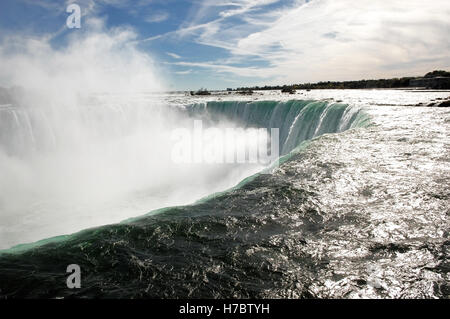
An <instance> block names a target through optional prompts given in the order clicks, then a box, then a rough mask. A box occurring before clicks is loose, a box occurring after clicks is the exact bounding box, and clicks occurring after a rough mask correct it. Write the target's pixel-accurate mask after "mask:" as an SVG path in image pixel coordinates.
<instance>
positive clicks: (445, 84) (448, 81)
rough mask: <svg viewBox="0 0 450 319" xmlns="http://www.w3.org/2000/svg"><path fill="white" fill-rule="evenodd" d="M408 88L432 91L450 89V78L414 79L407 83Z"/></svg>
mask: <svg viewBox="0 0 450 319" xmlns="http://www.w3.org/2000/svg"><path fill="white" fill-rule="evenodd" d="M409 86H411V87H421V88H427V89H433V90H447V89H450V77H442V76H438V77H434V78H416V79H412V80H410V81H409Z"/></svg>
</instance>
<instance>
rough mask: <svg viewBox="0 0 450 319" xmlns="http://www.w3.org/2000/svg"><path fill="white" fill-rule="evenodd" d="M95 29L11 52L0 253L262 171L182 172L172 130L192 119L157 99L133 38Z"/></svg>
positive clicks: (1, 131) (0, 157)
mask: <svg viewBox="0 0 450 319" xmlns="http://www.w3.org/2000/svg"><path fill="white" fill-rule="evenodd" d="M89 27H90V29H89V30H90V31H85V32H83V33H74V35H73V36H70V37H69V40H68V42H67V43H65V44H64V45H59V46H58V47H55V46H54V45H52V44H51V38H49V37H43V38H19V37H10V38H8V39H4V41H3V42H2V43H1V47H0V61H2V63H1V65H0V74H1V76H0V86H2V87H6V88H10V89H7V90H2V92H4V93H5V92H6V93H5V94H6V97H5V94H3V97H2V98H3V101H1V100H0V249H4V248H9V247H11V246H13V245H16V244H22V243H29V242H33V241H37V240H41V239H44V238H48V237H53V236H58V235H63V234H70V233H73V232H76V231H80V230H82V229H85V228H90V227H95V226H100V225H105V224H111V223H117V222H120V221H123V220H125V219H128V218H131V217H136V216H140V215H143V214H146V213H148V212H150V211H151V210H154V209H157V208H162V207H166V206H174V205H182V204H190V203H193V202H194V201H196V200H198V199H200V198H201V197H204V196H206V195H209V194H212V193H214V192H217V191H223V190H225V189H227V188H229V187H232V186H234V185H235V184H237V183H238V182H239V181H240V180H242V179H243V178H245V177H246V176H248V175H250V174H253V173H256V172H257V171H259V170H261V166H260V165H203V164H195V165H194V164H188V163H185V164H179V163H174V161H173V160H172V158H171V156H172V149H173V145H174V143H175V142H176V141H174V140H173V138H172V135H171V132H172V131H173V130H175V129H178V128H180V127H186V128H190V127H192V123H193V120H192V119H190V118H188V117H187V116H186V115H185V114H184V113H183V112H182V110H180V109H178V108H177V107H174V106H170V105H166V104H164V102H163V101H161V100H160V99H159V98H158V95H157V94H154V93H155V92H161V91H164V88H165V85H164V79H163V77H162V76H161V74H162V71H161V70H158V69H157V67H156V66H155V63H154V60H153V59H152V58H151V56H150V55H149V54H148V53H147V52H142V51H140V50H139V49H138V48H137V47H136V46H135V45H134V41H133V40H134V39H135V38H136V35H135V34H134V32H133V31H132V30H130V29H127V28H121V29H113V30H106V29H105V28H104V26H103V25H102V23H101V21H90V26H89ZM221 125H222V126H224V127H229V126H231V125H233V124H232V123H225V122H224V123H222V124H221Z"/></svg>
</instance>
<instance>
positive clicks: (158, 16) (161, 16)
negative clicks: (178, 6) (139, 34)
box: [145, 12, 170, 23]
mask: <svg viewBox="0 0 450 319" xmlns="http://www.w3.org/2000/svg"><path fill="white" fill-rule="evenodd" d="M169 17H170V15H169V13H168V12H157V13H154V14H151V15H149V16H148V17H146V18H145V21H146V22H148V23H159V22H163V21H166V20H167V19H169Z"/></svg>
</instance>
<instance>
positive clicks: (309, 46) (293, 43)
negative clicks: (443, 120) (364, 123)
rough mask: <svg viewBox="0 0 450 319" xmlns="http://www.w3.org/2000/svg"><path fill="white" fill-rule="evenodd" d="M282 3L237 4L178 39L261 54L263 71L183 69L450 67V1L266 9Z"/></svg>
mask: <svg viewBox="0 0 450 319" xmlns="http://www.w3.org/2000/svg"><path fill="white" fill-rule="evenodd" d="M276 2H277V1H272V0H267V1H264V0H261V1H249V0H248V1H247V0H242V1H234V2H233V3H232V8H231V9H227V10H224V11H221V12H220V13H219V14H218V15H217V16H216V19H212V20H210V21H207V22H202V23H198V24H195V23H189V24H186V25H185V26H184V27H183V28H180V29H179V30H177V32H176V34H175V35H176V36H178V37H183V38H185V40H186V41H188V40H187V39H189V40H190V41H195V42H197V43H199V44H203V45H208V46H213V47H218V48H221V49H224V50H226V51H227V52H228V53H229V54H230V56H231V57H236V58H240V59H241V60H243V61H245V60H246V59H249V58H250V57H258V58H259V59H261V60H262V61H264V62H265V63H264V65H265V66H264V67H255V66H252V65H251V63H250V64H249V65H250V66H247V67H242V66H240V67H237V66H234V65H233V64H231V63H230V64H223V63H222V62H221V61H211V60H209V61H208V62H204V63H189V62H181V63H182V64H181V63H180V65H185V66H191V67H199V68H208V69H211V70H213V71H214V72H229V73H232V74H235V75H237V76H258V77H261V78H267V77H272V79H273V81H275V82H276V81H283V82H287V81H291V82H300V81H315V80H345V79H358V78H367V77H384V76H389V75H392V76H396V75H402V74H414V73H418V74H420V73H423V72H424V71H428V70H429V69H432V68H435V67H442V68H445V67H450V37H448V34H450V20H449V19H448V17H449V16H450V3H449V2H448V1H447V0H435V1H433V2H424V1H421V0H391V1H389V2H386V1H370V0H360V1H358V2H355V1H353V0H340V1H333V0H313V1H301V0H298V1H294V2H291V3H290V4H289V5H285V6H281V7H279V8H278V9H275V10H271V11H268V10H261V9H263V8H264V6H267V5H270V4H274V3H276ZM214 6H218V5H216V4H214V3H212V2H211V1H204V3H203V5H202V9H201V10H202V11H203V12H207V11H208V10H210V9H211V7H214ZM230 17H233V18H234V19H233V23H230V20H229V18H230ZM236 18H239V20H238V22H236ZM194 21H202V19H201V18H197V19H194ZM170 36H174V34H170ZM405 66H407V67H405Z"/></svg>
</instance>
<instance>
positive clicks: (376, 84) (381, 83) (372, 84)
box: [236, 70, 450, 91]
mask: <svg viewBox="0 0 450 319" xmlns="http://www.w3.org/2000/svg"><path fill="white" fill-rule="evenodd" d="M435 77H450V72H447V71H441V70H440V71H433V72H429V73H427V74H426V75H425V78H435ZM415 78H416V77H403V78H393V79H380V80H360V81H344V82H331V81H328V82H318V83H304V84H293V85H282V86H280V85H277V86H269V85H266V86H263V87H260V86H255V87H241V88H237V89H236V90H237V91H249V90H286V89H291V90H315V89H321V90H325V89H395V88H404V87H409V83H410V81H411V80H413V79H415Z"/></svg>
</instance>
